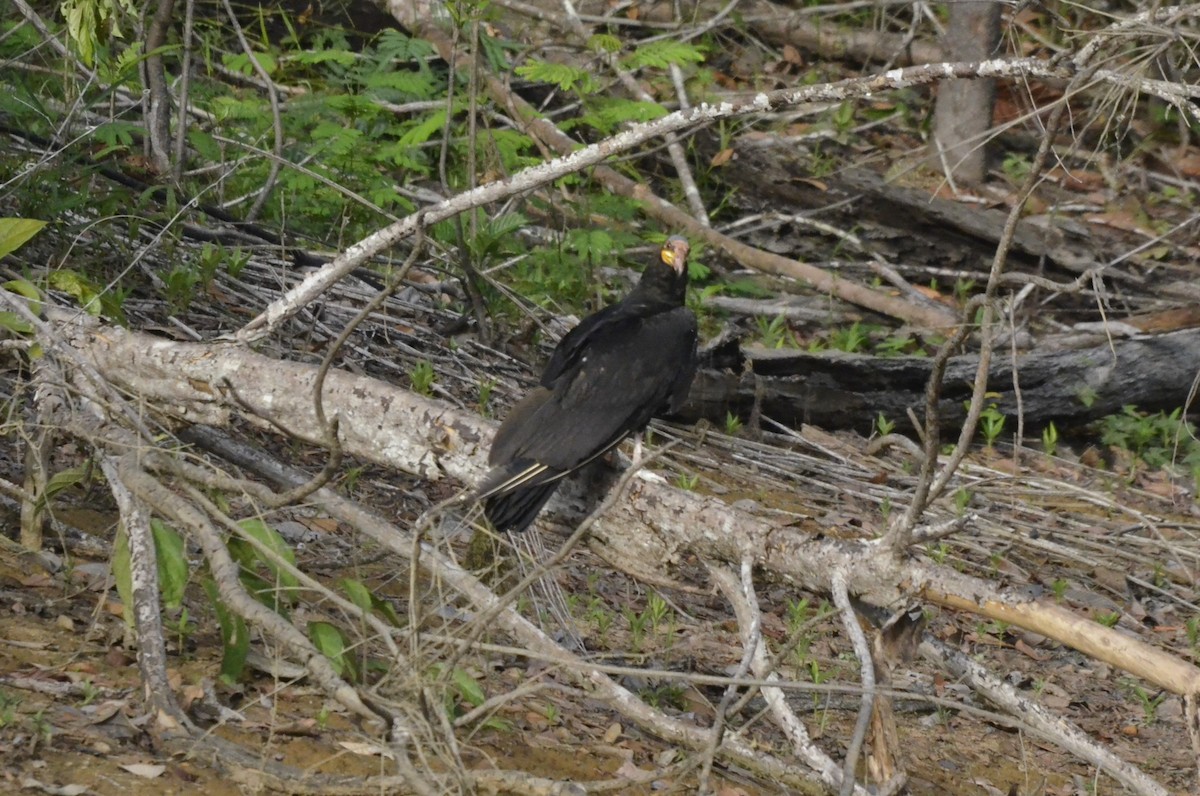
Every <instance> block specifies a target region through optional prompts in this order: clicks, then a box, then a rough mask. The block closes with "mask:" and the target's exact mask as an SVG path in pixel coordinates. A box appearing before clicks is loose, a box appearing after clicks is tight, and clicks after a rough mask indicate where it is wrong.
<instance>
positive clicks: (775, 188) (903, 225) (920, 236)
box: [721, 141, 1125, 278]
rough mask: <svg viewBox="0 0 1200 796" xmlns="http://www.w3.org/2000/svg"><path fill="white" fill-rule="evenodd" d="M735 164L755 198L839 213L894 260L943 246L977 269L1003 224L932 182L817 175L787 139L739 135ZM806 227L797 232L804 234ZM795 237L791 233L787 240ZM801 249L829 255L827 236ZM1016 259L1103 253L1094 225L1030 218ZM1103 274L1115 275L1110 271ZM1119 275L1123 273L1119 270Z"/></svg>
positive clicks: (1094, 259)
mask: <svg viewBox="0 0 1200 796" xmlns="http://www.w3.org/2000/svg"><path fill="white" fill-rule="evenodd" d="M734 149H735V152H736V158H737V159H738V161H739V163H738V168H735V169H726V170H724V171H722V172H721V176H722V179H723V180H725V181H726V182H728V183H729V184H730V185H732V186H733V187H735V188H738V189H739V191H740V193H741V194H744V195H746V196H753V197H754V202H755V206H756V208H757V207H762V206H769V207H770V208H771V210H772V211H773V212H775V213H779V214H782V215H784V216H786V215H791V214H798V213H803V212H806V211H810V210H816V209H821V210H822V216H821V217H822V218H823V219H825V220H826V221H829V220H830V219H837V220H838V221H839V222H840V224H841V225H842V226H843V228H845V229H858V230H860V233H859V234H860V236H861V237H864V238H870V239H871V243H872V250H873V251H875V252H877V253H878V254H879V255H880V256H882V257H884V258H885V259H886V260H888V261H889V262H894V263H904V262H906V261H907V260H909V259H913V260H916V261H917V262H923V261H924V258H925V257H926V256H928V252H929V251H931V250H932V251H937V252H941V253H943V260H942V262H941V263H939V265H941V266H942V267H944V268H947V269H953V268H964V269H971V270H973V269H977V268H978V267H980V266H981V264H982V263H985V262H987V261H989V260H990V259H991V257H992V254H993V253H994V252H995V250H996V244H997V243H998V242H999V241H1000V236H1001V233H1002V231H1003V229H1004V222H1005V218H1006V216H1007V215H1008V213H1007V210H995V209H991V208H988V207H981V206H979V205H972V204H964V203H962V202H957V201H952V200H949V199H942V198H940V197H937V196H930V194H929V192H928V191H927V190H923V189H918V188H909V187H905V186H902V185H896V184H892V183H889V182H887V181H886V180H884V179H883V178H882V177H880V176H879V175H877V174H874V173H872V172H870V171H867V170H865V169H846V170H843V171H840V172H838V173H837V174H835V175H830V176H828V177H823V178H822V179H821V180H813V179H811V176H810V167H809V165H808V164H807V163H806V161H805V159H804V158H803V157H802V155H801V154H799V153H797V152H796V151H795V150H794V149H792V148H788V147H782V146H763V145H761V144H760V143H758V142H755V141H741V142H738V143H735V146H734ZM805 234H810V233H807V232H805V233H802V234H800V235H797V236H796V237H800V238H802V237H804V236H805ZM789 243H790V241H789ZM798 244H799V245H798V248H799V250H801V251H806V252H810V257H811V258H812V259H813V260H815V261H817V262H821V261H823V260H825V259H827V258H828V255H827V254H826V253H825V252H827V250H828V247H827V244H826V243H825V242H824V241H823V239H821V238H819V237H817V238H812V239H811V240H810V241H808V242H804V241H802V240H801V241H798ZM1011 256H1012V259H1013V263H1014V266H1017V267H1020V266H1025V267H1027V268H1037V269H1038V272H1039V273H1040V272H1041V271H1042V270H1044V269H1047V268H1059V269H1062V270H1064V271H1066V272H1069V273H1074V274H1078V273H1083V272H1084V271H1086V270H1088V269H1091V268H1097V267H1098V266H1099V264H1100V259H1101V258H1100V256H1099V254H1098V253H1097V252H1096V241H1095V240H1094V239H1093V237H1092V233H1091V231H1089V230H1088V229H1086V228H1084V227H1082V226H1081V225H1078V224H1076V223H1074V222H1072V221H1070V220H1069V219H1062V218H1059V219H1050V218H1045V217H1042V218H1025V219H1022V220H1021V221H1020V223H1018V225H1017V230H1016V234H1015V235H1014V237H1013V246H1012V255H1011ZM1105 275H1106V276H1110V277H1111V276H1113V274H1112V272H1111V271H1109V272H1106V273H1105ZM1116 278H1125V274H1124V273H1122V272H1117V275H1116Z"/></svg>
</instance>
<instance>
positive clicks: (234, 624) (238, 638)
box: [204, 578, 250, 684]
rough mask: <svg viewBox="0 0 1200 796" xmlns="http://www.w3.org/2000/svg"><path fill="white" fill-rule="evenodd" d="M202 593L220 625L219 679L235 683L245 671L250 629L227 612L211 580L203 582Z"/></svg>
mask: <svg viewBox="0 0 1200 796" xmlns="http://www.w3.org/2000/svg"><path fill="white" fill-rule="evenodd" d="M204 591H205V592H207V593H208V599H209V601H210V602H212V604H213V610H215V611H216V614H217V622H218V623H220V625H221V644H222V646H223V648H224V655H223V657H222V658H221V674H220V677H221V679H222V680H223V681H225V682H227V683H231V684H232V683H236V682H237V681H238V680H239V679H241V676H242V673H243V672H244V671H245V670H246V656H247V655H249V654H250V629H249V628H248V627H246V620H245V619H242V617H240V616H238V615H237V614H235V613H233V612H232V611H230V610H229V607H228V606H226V605H225V603H224V602H222V601H221V594H220V592H219V591H218V589H217V584H216V583H215V582H214V581H213V579H212V578H208V579H206V580H205V581H204Z"/></svg>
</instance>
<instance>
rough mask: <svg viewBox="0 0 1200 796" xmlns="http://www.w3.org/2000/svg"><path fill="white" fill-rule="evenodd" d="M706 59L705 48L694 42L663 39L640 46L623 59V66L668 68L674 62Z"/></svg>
mask: <svg viewBox="0 0 1200 796" xmlns="http://www.w3.org/2000/svg"><path fill="white" fill-rule="evenodd" d="M703 61H704V50H703V49H701V48H700V47H697V46H696V45H694V44H686V43H684V42H681V41H670V40H668V39H663V40H661V41H653V42H650V43H649V44H647V45H644V46H642V47H638V48H637V49H636V50H634V51H633V52H631V53H630V54H629V55H627V56H625V57H624V58H622V59H621V66H623V67H624V68H625V69H629V70H634V69H641V68H643V67H647V66H653V67H657V68H658V69H666V68H668V67H670V66H671V65H672V64H675V65H677V66H682V65H683V64H698V63H702V62H703Z"/></svg>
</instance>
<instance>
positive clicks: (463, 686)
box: [450, 666, 487, 708]
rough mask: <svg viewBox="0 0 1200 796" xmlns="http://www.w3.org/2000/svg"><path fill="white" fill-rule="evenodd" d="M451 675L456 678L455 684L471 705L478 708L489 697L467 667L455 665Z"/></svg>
mask: <svg viewBox="0 0 1200 796" xmlns="http://www.w3.org/2000/svg"><path fill="white" fill-rule="evenodd" d="M450 677H451V678H452V679H453V680H454V685H455V686H456V687H457V688H458V692H459V693H460V694H461V695H462V698H463V699H465V700H466V701H467V702H468V703H470V705H471V707H475V708H477V707H479V706H480V705H482V704H483V703H484V701H485V700H486V699H487V696H486V695H485V694H484V693H483V689H482V688H481V687H480V686H479V681H478V680H476V679H475V678H474V677H472V676H471V675H470V673H469V672H467V671H466V670H465V669H459V668H458V667H457V666H456V667H454V670H453V671H452V672H450Z"/></svg>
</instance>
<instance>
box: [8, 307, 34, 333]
mask: <svg viewBox="0 0 1200 796" xmlns="http://www.w3.org/2000/svg"><path fill="white" fill-rule="evenodd" d="M0 329H5V330H7V331H9V332H12V333H13V334H15V335H18V336H21V337H25V336H28V335H31V334H33V324H31V323H30V322H29V321H27V320H25V319H24V318H22V317H21V316H20V315H18V314H17V313H15V312H9V311H8V310H4V311H3V312H0Z"/></svg>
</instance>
